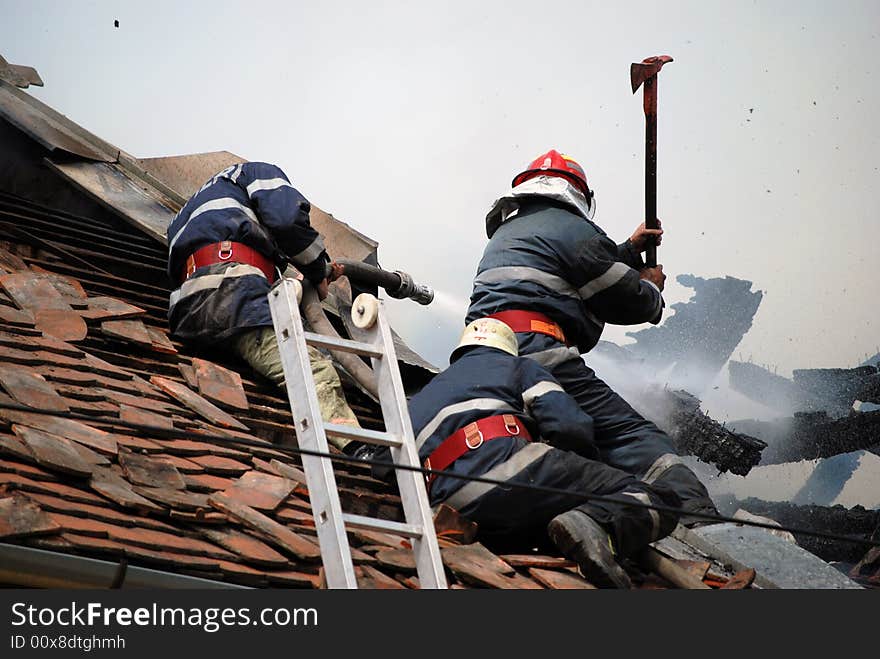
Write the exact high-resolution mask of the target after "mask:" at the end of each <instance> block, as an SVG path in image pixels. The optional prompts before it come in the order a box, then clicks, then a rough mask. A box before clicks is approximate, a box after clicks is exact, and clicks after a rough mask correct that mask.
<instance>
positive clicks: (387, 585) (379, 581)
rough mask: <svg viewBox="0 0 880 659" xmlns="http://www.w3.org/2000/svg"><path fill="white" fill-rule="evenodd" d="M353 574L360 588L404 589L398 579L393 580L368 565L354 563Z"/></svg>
mask: <svg viewBox="0 0 880 659" xmlns="http://www.w3.org/2000/svg"><path fill="white" fill-rule="evenodd" d="M354 575H355V578H356V579H357V582H358V586H359V587H360V588H373V589H378V590H406V586H404V585H403V584H402V583H400V582H399V581H395V580H394V579H392V578H391V577H389V576H388V575H385V574H382V573H381V572H379V570H377V569H375V568H373V567H370V566H369V565H356V566H355V568H354Z"/></svg>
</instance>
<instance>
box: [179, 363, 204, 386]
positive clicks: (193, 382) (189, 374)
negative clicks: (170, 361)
mask: <svg viewBox="0 0 880 659" xmlns="http://www.w3.org/2000/svg"><path fill="white" fill-rule="evenodd" d="M177 370H178V371H180V374H181V375H182V376H183V380H184V382H186V386H188V387H189V388H190V389H198V388H199V381H198V380H197V379H196V369H194V368H193V367H192V366H191V365H190V364H184V363H183V362H179V363H178V364H177Z"/></svg>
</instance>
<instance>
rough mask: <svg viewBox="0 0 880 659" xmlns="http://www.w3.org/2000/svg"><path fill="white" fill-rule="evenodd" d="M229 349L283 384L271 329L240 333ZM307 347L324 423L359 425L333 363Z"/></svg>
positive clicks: (340, 444) (337, 442)
mask: <svg viewBox="0 0 880 659" xmlns="http://www.w3.org/2000/svg"><path fill="white" fill-rule="evenodd" d="M232 348H233V350H234V351H235V352H236V354H238V356H239V357H241V358H242V359H243V360H245V361H246V362H247V363H248V364H250V365H251V367H252V368H253V369H254V370H255V371H257V372H258V373H260V374H261V375H263V376H265V377H267V378H268V379H269V380H271V381H272V382H274V383H275V384H277V385H278V386H279V387H285V383H284V368H283V367H282V365H281V355H280V353H279V352H278V341H277V339H276V338H275V330H274V329H272V328H268V327H261V328H259V329H254V330H249V331H247V332H244V333H242V334H240V335H239V336H237V337H236V338H235V339H234V341H233V343H232ZM308 349H309V362H310V364H311V367H312V376H313V377H314V378H315V389H316V392H317V394H318V405H319V406H320V408H321V418H322V419H323V420H324V421H325V422H327V423H336V424H340V425H349V426H355V427H359V426H360V424H359V423H358V420H357V417H356V416H355V415H354V412H352V410H351V408H350V407H349V406H348V402H347V401H346V400H345V394H344V393H343V391H342V382H340V380H339V374H338V373H337V372H336V368H334V366H333V362H331V361H330V359H329V358H328V357H325V356H324V355H323V354H322V353H321V352H320V351H319V350H317V349H316V348H313V347H312V346H308ZM285 391H286V389H285ZM327 441H329V442H330V443H331V444H333V446H335V447H336V448H338V449H339V450H340V451H341V450H342V449H343V448H344V447H345V446H346V445H347V444H348V443H349V442H351V440H350V439H342V438H339V437H330V436H329V435H328V437H327Z"/></svg>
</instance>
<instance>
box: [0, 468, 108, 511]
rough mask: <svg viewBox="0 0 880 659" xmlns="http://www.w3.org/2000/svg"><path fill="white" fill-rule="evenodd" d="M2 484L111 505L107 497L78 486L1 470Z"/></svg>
mask: <svg viewBox="0 0 880 659" xmlns="http://www.w3.org/2000/svg"><path fill="white" fill-rule="evenodd" d="M0 486H4V487H6V488H7V489H10V490H21V491H22V492H28V493H30V492H35V493H37V494H49V495H52V496H57V497H63V498H65V499H68V500H69V501H74V502H77V503H86V504H91V505H97V506H102V505H109V501H107V500H106V499H104V498H102V497H99V496H97V495H95V494H92V493H91V492H87V491H84V490H81V489H79V488H77V487H71V486H69V485H65V484H64V483H60V482H57V483H56V482H53V481H46V480H35V479H33V478H28V477H27V476H23V475H21V474H18V473H13V472H0Z"/></svg>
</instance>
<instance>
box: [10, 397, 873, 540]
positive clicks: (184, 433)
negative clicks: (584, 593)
mask: <svg viewBox="0 0 880 659" xmlns="http://www.w3.org/2000/svg"><path fill="white" fill-rule="evenodd" d="M0 409H5V410H11V411H15V412H24V413H33V414H43V415H46V416H57V417H61V418H66V419H71V420H74V421H88V422H91V423H97V424H99V425H110V426H121V427H124V428H128V429H132V430H138V431H141V432H147V433H150V434H153V435H159V436H165V437H169V438H173V439H190V440H195V441H206V440H207V441H209V442H211V441H216V442H223V443H225V444H230V443H231V444H238V445H241V446H248V447H251V448H259V449H264V450H271V451H274V452H277V453H282V454H285V455H288V456H290V457H292V456H303V455H306V456H312V457H317V458H325V459H328V460H331V461H333V462H342V463H348V464H352V465H358V466H362V467H384V468H391V469H399V470H403V471H413V472H418V473H420V474H423V475H425V476H430V475H434V476H438V477H439V476H447V477H450V478H456V479H459V480H464V481H469V482H475V483H484V484H487V485H498V486H503V487H508V488H510V487H515V488H517V489H520V490H525V491H531V492H534V493H536V494H553V495H562V496H567V497H571V498H572V499H580V500H582V501H583V502H584V503H586V502H589V501H596V502H602V503H613V504H619V505H623V506H629V507H631V508H642V509H648V510H656V511H658V512H665V513H671V514H674V515H680V516H687V517H691V518H699V519H703V520H705V521H707V522H714V523H733V524H738V525H742V526H753V527H757V528H764V529H769V530H773V531H788V532H789V533H793V534H797V535H807V536H812V537H816V538H822V539H825V540H834V541H838V542H849V543H854V544H862V545H866V546H868V547H880V540H871V539H867V538H857V537H852V536H846V535H841V534H837V533H829V532H825V531H817V530H814V529H808V528H803V527H797V526H791V525H785V524H778V523H769V522H760V521H757V520H751V519H741V518H738V517H729V516H726V515H721V514H718V513H701V512H696V511H693V512H692V511H689V510H683V509H681V508H676V507H674V506H665V505H662V504H654V503H644V502H641V501H636V500H634V499H632V498H630V497H626V498H625V499H623V498H618V497H613V496H607V495H601V494H592V493H585V492H579V491H574V490H566V489H563V488H557V487H550V486H546V485H535V484H533V483H518V482H516V481H512V480H499V479H495V478H488V477H485V476H475V475H473V474H459V473H456V472H452V471H449V470H444V469H429V468H426V467H421V466H411V465H405V464H400V463H397V462H394V461H393V460H390V461H389V460H364V459H361V458H356V457H353V456H349V455H345V454H342V453H340V454H335V453H329V452H325V451H318V450H313V449H307V448H302V447H299V446H289V445H283V444H275V443H272V442H268V441H266V440H256V439H255V440H248V439H245V438H243V437H237V436H233V435H226V434H219V435H217V434H211V433H194V432H191V431H188V430H182V429H177V428H167V427H161V426H152V425H147V424H141V423H134V422H130V421H124V420H121V419H101V418H100V417H95V416H90V415H87V414H79V413H76V412H63V411H58V410H44V409H38V408H33V407H29V406H26V405H17V404H12V403H6V402H2V401H0ZM12 423H15V422H14V421H13V422H12ZM22 425H26V424H22Z"/></svg>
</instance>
